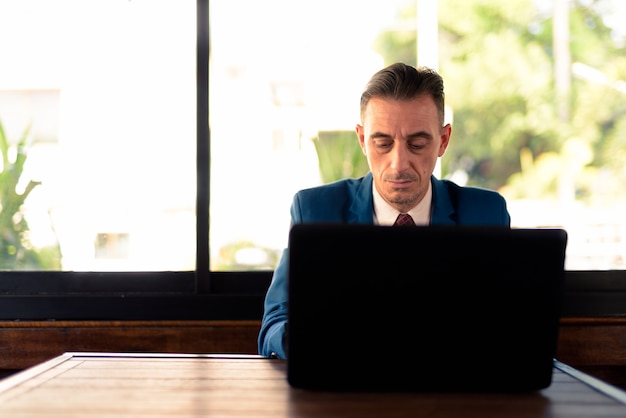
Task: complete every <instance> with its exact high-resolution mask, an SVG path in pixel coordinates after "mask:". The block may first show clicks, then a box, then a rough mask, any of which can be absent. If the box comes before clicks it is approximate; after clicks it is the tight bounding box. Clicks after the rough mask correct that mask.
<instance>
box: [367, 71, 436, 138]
mask: <svg viewBox="0 0 626 418" xmlns="http://www.w3.org/2000/svg"><path fill="white" fill-rule="evenodd" d="M423 94H428V95H430V96H431V97H432V98H433V100H434V102H435V106H437V113H438V114H439V123H440V125H441V126H443V122H444V107H445V103H444V93H443V79H442V78H441V76H440V75H439V74H438V73H437V72H436V71H435V70H433V69H431V68H428V67H412V66H410V65H407V64H404V63H401V62H396V63H395V64H391V65H389V66H388V67H385V68H383V69H382V70H380V71H378V72H377V73H376V74H374V75H373V76H372V78H370V80H369V82H368V83H367V85H366V86H365V90H364V91H363V93H362V94H361V121H363V116H364V115H365V109H366V108H367V104H368V103H369V101H370V99H371V98H372V97H380V98H386V99H394V100H412V99H415V98H417V97H419V96H421V95H423Z"/></svg>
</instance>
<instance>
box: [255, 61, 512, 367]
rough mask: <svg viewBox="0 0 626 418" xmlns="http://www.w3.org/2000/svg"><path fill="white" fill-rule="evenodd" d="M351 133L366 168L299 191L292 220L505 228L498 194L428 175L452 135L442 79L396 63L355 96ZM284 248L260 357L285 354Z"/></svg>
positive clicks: (270, 294) (507, 218)
mask: <svg viewBox="0 0 626 418" xmlns="http://www.w3.org/2000/svg"><path fill="white" fill-rule="evenodd" d="M356 133H357V136H358V139H359V144H360V145H361V149H362V150H363V153H364V154H365V156H366V157H367V162H368V165H369V168H370V172H369V173H368V174H367V175H365V176H364V177H362V178H359V179H344V180H340V181H337V182H335V183H332V184H327V185H323V186H319V187H314V188H311V189H306V190H301V191H299V192H298V193H297V194H296V195H295V197H294V199H293V203H292V206H291V222H292V224H296V223H315V222H335V223H361V224H378V225H393V224H394V223H396V219H397V218H398V217H399V215H402V216H403V217H405V215H407V214H408V215H410V217H411V218H409V219H408V220H403V221H402V222H408V223H409V224H411V225H412V224H413V223H415V224H417V225H431V224H432V225H504V226H510V221H511V219H510V216H509V213H508V210H507V207H506V202H505V200H504V198H503V197H502V196H501V195H500V194H498V193H497V192H495V191H490V190H484V189H478V188H471V187H460V186H458V185H456V184H454V183H452V182H450V181H447V180H439V179H437V178H435V177H434V176H433V171H434V169H435V165H436V163H437V159H438V158H439V157H441V156H443V154H444V153H445V151H446V148H447V147H448V144H449V143H450V135H451V133H452V127H451V126H450V125H449V124H446V125H444V91H443V80H442V78H441V77H440V76H439V74H437V73H436V72H435V71H433V70H431V69H428V68H414V67H411V66H408V65H405V64H402V63H396V64H393V65H390V66H388V67H386V68H384V69H382V70H380V71H379V72H377V73H376V74H374V76H373V77H372V78H371V79H370V81H369V82H368V84H367V86H366V87H365V91H364V92H363V94H362V95H361V124H360V125H357V126H356ZM442 250H445V249H442ZM288 251H289V250H288V249H287V250H285V251H284V252H283V256H282V258H281V260H280V263H279V265H278V267H277V268H276V270H275V272H274V277H273V278H272V283H271V285H270V287H269V289H268V292H267V295H266V298H265V312H264V315H263V322H262V325H261V331H260V333H259V339H258V344H259V354H261V355H264V356H273V357H279V358H287V355H288V353H287V347H286V344H285V341H286V339H285V336H286V325H287V265H288V260H287V259H288V256H289V252H288ZM364 262H366V261H365V260H364ZM328 291H329V292H332V289H329V290H328ZM330 344H331V345H332V343H330Z"/></svg>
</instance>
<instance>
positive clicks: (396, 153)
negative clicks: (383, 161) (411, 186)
mask: <svg viewBox="0 0 626 418" xmlns="http://www.w3.org/2000/svg"><path fill="white" fill-rule="evenodd" d="M409 154H410V153H409V150H408V149H407V147H406V146H405V145H404V144H402V143H396V144H395V146H394V147H393V150H392V151H391V167H392V168H393V169H394V170H396V171H398V172H400V171H404V170H405V169H406V168H407V167H408V166H409Z"/></svg>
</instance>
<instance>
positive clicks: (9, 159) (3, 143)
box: [0, 122, 61, 270]
mask: <svg viewBox="0 0 626 418" xmlns="http://www.w3.org/2000/svg"><path fill="white" fill-rule="evenodd" d="M28 138H29V129H28V128H27V129H26V130H24V133H23V134H22V136H21V138H20V139H19V141H18V142H17V144H16V146H15V147H12V146H11V144H10V142H9V140H8V138H7V136H6V133H5V131H4V126H3V125H2V122H0V151H1V152H2V171H0V269H3V270H42V269H56V270H58V269H60V264H61V251H60V248H59V247H58V245H57V246H52V247H46V248H41V249H37V248H34V247H33V246H32V244H31V242H30V239H29V233H30V230H29V227H28V222H27V221H26V218H25V217H24V213H23V212H22V206H23V204H24V201H25V200H26V198H27V197H28V195H29V194H30V193H31V192H32V191H33V189H35V187H37V186H39V185H40V184H41V183H40V182H38V181H33V180H30V181H28V183H27V185H26V187H25V188H24V190H23V191H22V192H19V191H18V187H19V186H20V180H21V177H22V174H23V171H24V164H25V163H26V158H27V152H28V145H29V144H28Z"/></svg>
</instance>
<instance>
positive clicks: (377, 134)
mask: <svg viewBox="0 0 626 418" xmlns="http://www.w3.org/2000/svg"><path fill="white" fill-rule="evenodd" d="M370 138H372V139H376V138H392V137H391V135H389V134H386V133H384V132H380V131H376V132H372V133H371V134H370Z"/></svg>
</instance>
